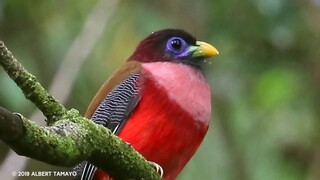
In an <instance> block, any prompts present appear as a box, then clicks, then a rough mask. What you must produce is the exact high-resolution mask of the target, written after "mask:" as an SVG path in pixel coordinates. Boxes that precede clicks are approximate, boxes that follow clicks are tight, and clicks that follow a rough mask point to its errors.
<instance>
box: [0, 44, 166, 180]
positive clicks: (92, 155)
mask: <svg viewBox="0 0 320 180" xmlns="http://www.w3.org/2000/svg"><path fill="white" fill-rule="evenodd" d="M0 64H1V66H3V68H4V69H5V70H6V72H7V73H8V75H9V76H10V77H11V78H12V79H13V80H14V81H15V82H16V84H17V85H18V86H19V87H20V88H21V89H22V91H23V93H24V94H25V96H26V98H28V99H29V100H31V101H32V102H33V103H34V104H35V105H36V106H37V107H38V108H39V109H40V110H41V111H42V112H43V114H44V115H45V116H46V117H47V118H48V120H49V125H50V126H47V127H43V126H39V125H37V124H35V123H34V122H32V121H30V120H28V119H26V118H24V117H23V116H17V114H14V113H11V112H9V111H7V110H6V109H4V108H1V107H0V139H1V140H2V141H4V142H5V143H7V144H8V145H9V146H10V147H11V148H12V149H13V150H14V151H15V152H16V153H17V154H19V155H23V156H27V157H30V158H33V159H37V160H40V161H43V162H46V163H49V164H52V165H57V166H65V167H72V166H75V165H76V164H78V163H81V162H82V161H88V162H90V163H92V164H94V165H96V166H97V167H98V168H101V169H102V170H104V171H105V172H108V173H109V174H110V175H111V176H112V177H114V178H115V179H150V180H152V179H160V176H159V175H158V174H157V173H156V171H155V170H154V169H153V168H152V167H151V166H150V165H149V163H148V162H147V161H146V160H145V159H144V158H143V157H142V156H141V155H140V154H139V153H137V152H136V151H135V150H134V149H133V148H132V147H131V146H130V145H128V144H127V143H125V142H123V141H122V140H121V139H120V138H118V137H117V136H115V135H113V134H112V133H111V131H110V130H108V129H107V128H105V127H103V126H101V125H97V124H95V123H93V122H92V121H89V120H88V119H86V118H84V117H82V116H81V115H80V114H79V112H78V111H77V110H74V109H71V110H67V109H66V108H65V107H64V106H62V105H61V104H60V103H59V102H58V101H57V100H55V99H54V98H53V97H52V96H51V95H50V94H49V93H48V92H47V91H46V90H45V89H44V88H43V87H42V86H41V84H40V83H39V82H37V80H36V78H35V77H34V76H33V75H32V74H30V73H28V72H27V71H26V70H25V69H24V67H23V66H22V65H21V64H20V63H19V62H18V61H17V60H16V59H15V58H14V57H13V55H12V53H11V52H10V51H9V50H8V49H7V48H6V47H5V45H4V43H3V42H2V41H0Z"/></svg>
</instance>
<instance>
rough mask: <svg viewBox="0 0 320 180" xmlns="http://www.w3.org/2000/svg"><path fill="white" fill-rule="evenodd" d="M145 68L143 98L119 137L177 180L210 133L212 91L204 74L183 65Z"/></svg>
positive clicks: (145, 65)
mask: <svg viewBox="0 0 320 180" xmlns="http://www.w3.org/2000/svg"><path fill="white" fill-rule="evenodd" d="M142 67H143V69H144V70H143V71H144V72H142V74H141V76H142V81H141V83H142V85H141V87H142V89H141V93H142V97H141V100H140V102H139V104H138V106H137V107H136V110H135V112H134V113H133V114H132V116H131V117H130V119H129V121H128V122H127V124H126V126H125V127H124V129H123V130H122V132H121V133H120V134H119V136H120V137H121V138H123V139H124V140H125V141H127V142H129V143H131V144H132V146H133V147H134V148H135V149H136V150H137V151H139V152H140V153H141V154H142V155H144V157H146V158H147V159H148V160H150V161H154V162H157V163H158V164H160V165H161V166H163V168H164V169H165V171H167V172H170V173H169V175H170V176H172V177H174V176H176V175H177V174H178V173H179V172H180V171H181V169H182V168H183V167H184V166H185V164H186V163H187V162H188V160H189V159H190V158H191V157H192V155H193V154H194V153H195V151H196V149H197V148H198V147H199V145H200V143H201V141H202V140H203V138H204V136H205V134H206V132H207V129H208V125H209V122H210V115H211V98H210V89H209V86H208V84H207V83H206V81H205V79H204V77H203V75H202V73H201V72H199V71H197V70H195V69H193V68H191V67H189V66H186V65H183V64H171V63H148V64H143V65H142ZM169 179H171V178H169Z"/></svg>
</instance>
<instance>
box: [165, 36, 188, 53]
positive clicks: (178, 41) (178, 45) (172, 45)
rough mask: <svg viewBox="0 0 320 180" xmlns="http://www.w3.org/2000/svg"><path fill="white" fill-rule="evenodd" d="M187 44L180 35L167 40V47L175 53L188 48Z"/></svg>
mask: <svg viewBox="0 0 320 180" xmlns="http://www.w3.org/2000/svg"><path fill="white" fill-rule="evenodd" d="M186 46H187V43H186V42H185V41H184V40H183V39H182V38H179V37H173V38H170V39H169V40H168V41H167V49H168V50H169V51H171V52H174V53H180V52H181V51H183V50H184V49H185V48H186Z"/></svg>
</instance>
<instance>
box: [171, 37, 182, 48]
mask: <svg viewBox="0 0 320 180" xmlns="http://www.w3.org/2000/svg"><path fill="white" fill-rule="evenodd" d="M171 47H172V48H173V49H175V50H180V49H181V47H182V42H181V40H180V39H173V40H172V41H171Z"/></svg>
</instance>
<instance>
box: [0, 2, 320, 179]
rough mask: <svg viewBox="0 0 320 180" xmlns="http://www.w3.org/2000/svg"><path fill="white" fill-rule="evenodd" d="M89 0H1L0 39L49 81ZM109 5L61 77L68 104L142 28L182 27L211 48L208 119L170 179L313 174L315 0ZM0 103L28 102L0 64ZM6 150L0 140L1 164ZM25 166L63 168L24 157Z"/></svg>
mask: <svg viewBox="0 0 320 180" xmlns="http://www.w3.org/2000/svg"><path fill="white" fill-rule="evenodd" d="M98 3H100V1H96V0H92V1H79V0H77V1H76V0H70V1H61V0H47V1H43V0H34V1H17V0H1V1H0V39H1V40H3V41H4V42H5V43H6V45H7V46H8V48H9V49H10V50H11V51H12V52H13V53H14V55H15V56H16V58H17V59H18V60H19V61H20V62H21V63H22V64H23V65H24V66H25V67H26V68H27V69H28V70H29V71H30V72H32V73H33V74H35V75H36V76H37V78H38V80H39V81H40V82H41V83H43V85H44V86H45V87H46V88H48V87H50V84H51V83H52V81H53V79H54V77H55V76H56V73H57V71H58V68H60V65H61V63H62V62H63V60H64V59H66V58H65V57H66V54H67V53H68V51H70V47H71V46H72V43H73V42H74V41H75V40H76V39H79V36H80V32H81V31H82V30H83V28H84V24H86V22H87V21H88V17H89V16H90V15H91V14H92V13H93V11H94V9H95V8H96V7H97V6H99V5H97V4H98ZM101 7H102V8H104V7H103V6H101ZM111 10H113V11H112V14H111V17H110V18H109V20H108V21H107V25H106V27H105V29H104V30H103V33H102V36H100V37H99V38H98V41H97V42H96V43H94V46H93V49H92V51H90V53H89V56H88V57H86V58H85V61H84V62H83V63H82V62H81V64H80V65H81V69H80V72H79V73H78V74H76V78H75V80H74V81H73V82H67V83H68V84H71V88H72V89H71V92H72V93H71V94H70V95H69V96H68V97H67V99H65V103H64V104H65V105H66V106H67V107H68V108H76V109H78V110H80V111H81V112H82V113H84V111H85V109H86V107H87V105H88V103H89V102H90V100H91V98H92V97H93V95H94V94H95V92H96V91H97V89H98V88H99V86H100V85H101V84H102V83H103V82H104V81H105V80H106V79H107V78H108V76H109V75H110V74H111V73H112V72H113V71H114V70H115V69H116V68H117V67H119V66H120V65H121V64H122V63H123V62H124V61H125V59H126V58H127V57H128V56H129V55H130V53H131V52H132V51H133V50H134V47H135V46H136V45H137V43H138V42H139V40H141V39H142V38H143V37H145V36H146V35H148V34H149V33H150V32H152V31H155V30H159V29H163V28H168V27H170V28H182V29H185V30H187V31H189V32H191V33H192V34H194V35H195V36H196V37H197V38H198V39H200V40H205V41H206V42H210V43H212V44H214V45H215V46H216V47H217V48H218V49H219V51H220V55H219V56H218V57H216V58H214V59H213V60H211V61H210V63H208V65H207V67H206V70H205V71H206V76H207V78H208V81H209V82H210V85H211V88H212V95H213V97H212V102H213V104H214V105H213V109H212V111H213V116H212V125H211V127H210V131H209V133H208V135H207V136H206V138H205V140H204V142H203V144H202V146H201V147H200V149H199V151H198V152H197V154H196V155H195V156H194V158H193V159H192V160H191V161H190V163H189V164H188V165H187V167H186V168H185V169H184V171H183V173H182V174H181V175H180V177H179V179H182V180H191V179H208V180H316V179H320V142H319V137H320V136H319V135H320V131H319V130H317V129H319V127H320V122H319V117H320V101H319V100H320V93H319V92H320V84H319V80H320V59H319V57H320V23H319V22H320V21H319V19H320V1H319V0H268V1H266V0H249V1H248V0H246V1H238V0H199V1H191V0H185V1H178V0H163V1H143V0H135V1H118V4H112V5H108V6H106V7H105V11H110V12H111ZM97 17H99V14H98V16H97ZM102 18H103V17H102ZM95 26H99V21H98V18H97V23H91V24H90V27H91V28H93V29H95ZM88 33H89V34H90V33H91V32H88ZM96 35H97V33H94V32H92V33H91V36H90V37H94V36H96ZM85 42H86V41H84V43H83V44H81V46H80V48H79V49H81V47H82V46H83V48H86V43H85ZM75 63H77V61H74V62H73V63H71V64H68V67H67V69H70V71H71V70H72V69H73V68H74V67H73V66H74V64H75ZM61 88H63V87H61ZM58 90H59V88H58ZM54 93H55V94H59V91H57V92H54ZM0 106H3V107H5V108H7V109H9V110H11V111H16V112H20V113H22V114H24V115H25V116H27V117H28V116H30V115H31V114H33V113H34V111H35V109H36V108H35V107H34V106H33V105H32V104H31V103H30V102H28V101H27V100H26V99H25V98H24V96H23V95H22V93H21V91H20V90H19V89H18V88H17V87H16V86H15V84H14V83H13V82H12V81H11V79H10V78H9V77H8V76H7V75H6V73H5V72H4V71H3V69H2V68H0ZM38 120H39V119H38ZM40 121H41V119H40ZM8 152H9V149H8V147H7V146H6V145H5V144H3V143H2V142H0V168H1V165H3V164H4V163H5V160H6V156H7V154H8ZM26 170H28V171H43V170H66V169H65V168H61V167H54V166H50V165H47V164H45V163H40V162H38V161H35V160H30V161H28V163H27V167H26ZM1 173H4V172H1V171H0V174H1ZM11 178H12V179H14V177H11ZM57 178H58V177H42V178H41V179H57ZM18 179H34V177H33V178H30V177H29V178H18ZM64 179H68V178H66V177H65V178H64Z"/></svg>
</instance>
